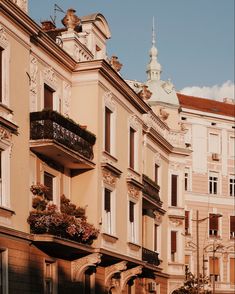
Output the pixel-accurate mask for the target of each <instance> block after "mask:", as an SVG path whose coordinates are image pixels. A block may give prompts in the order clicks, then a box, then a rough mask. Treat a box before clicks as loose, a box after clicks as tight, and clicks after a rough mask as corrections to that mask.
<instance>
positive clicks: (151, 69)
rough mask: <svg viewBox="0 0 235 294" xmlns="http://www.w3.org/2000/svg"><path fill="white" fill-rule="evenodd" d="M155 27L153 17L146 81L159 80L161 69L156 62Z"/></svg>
mask: <svg viewBox="0 0 235 294" xmlns="http://www.w3.org/2000/svg"><path fill="white" fill-rule="evenodd" d="M155 43H156V41H155V27H154V17H153V24H152V48H151V49H150V51H149V56H150V61H149V64H148V66H147V71H146V73H147V75H148V80H160V76H161V72H162V67H161V65H160V63H158V61H157V55H158V51H157V48H156V46H155Z"/></svg>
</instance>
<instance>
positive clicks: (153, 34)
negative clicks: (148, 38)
mask: <svg viewBox="0 0 235 294" xmlns="http://www.w3.org/2000/svg"><path fill="white" fill-rule="evenodd" d="M152 45H153V46H154V45H155V27H154V16H153V26H152Z"/></svg>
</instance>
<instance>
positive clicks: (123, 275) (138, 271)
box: [120, 265, 143, 291]
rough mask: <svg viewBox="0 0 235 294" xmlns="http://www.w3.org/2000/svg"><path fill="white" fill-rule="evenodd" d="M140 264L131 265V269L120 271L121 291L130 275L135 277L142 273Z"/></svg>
mask: <svg viewBox="0 0 235 294" xmlns="http://www.w3.org/2000/svg"><path fill="white" fill-rule="evenodd" d="M142 268H143V267H142V266H141V265H139V266H136V267H133V268H131V269H128V270H126V271H124V272H122V273H121V285H120V286H121V290H122V291H123V290H124V288H125V286H126V283H127V282H128V280H130V279H131V278H132V277H135V276H137V275H140V274H141V273H142Z"/></svg>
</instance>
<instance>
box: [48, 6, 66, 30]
mask: <svg viewBox="0 0 235 294" xmlns="http://www.w3.org/2000/svg"><path fill="white" fill-rule="evenodd" d="M57 11H59V12H62V13H64V14H65V12H64V10H63V9H62V8H61V7H60V6H59V5H58V4H56V3H55V4H54V17H52V16H51V15H50V18H51V20H52V22H53V23H54V25H55V22H56V17H57V15H56V12H57Z"/></svg>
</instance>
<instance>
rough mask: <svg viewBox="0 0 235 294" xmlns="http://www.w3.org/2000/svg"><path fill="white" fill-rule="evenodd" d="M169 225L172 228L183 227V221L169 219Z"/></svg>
mask: <svg viewBox="0 0 235 294" xmlns="http://www.w3.org/2000/svg"><path fill="white" fill-rule="evenodd" d="M170 224H171V225H172V226H173V227H179V226H182V225H183V220H182V219H179V218H170Z"/></svg>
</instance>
